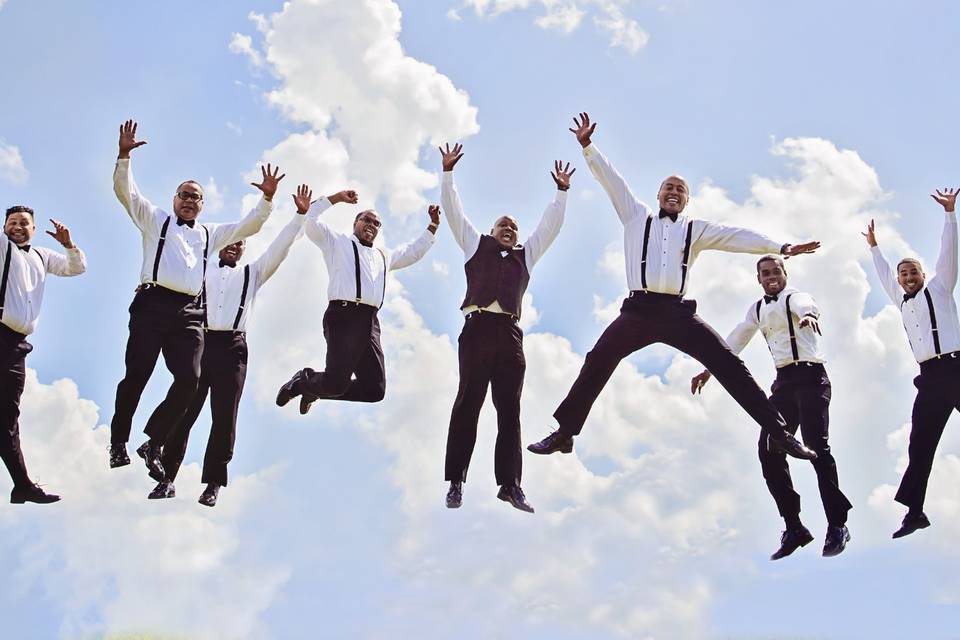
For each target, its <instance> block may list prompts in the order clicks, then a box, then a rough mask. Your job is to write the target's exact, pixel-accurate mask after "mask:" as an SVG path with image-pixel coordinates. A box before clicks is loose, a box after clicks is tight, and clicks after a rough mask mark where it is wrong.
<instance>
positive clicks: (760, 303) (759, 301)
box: [756, 298, 763, 322]
mask: <svg viewBox="0 0 960 640" xmlns="http://www.w3.org/2000/svg"><path fill="white" fill-rule="evenodd" d="M761 306H763V298H760V299H759V300H757V309H756V311H757V322H760V307H761Z"/></svg>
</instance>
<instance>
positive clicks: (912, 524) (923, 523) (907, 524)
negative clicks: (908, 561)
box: [893, 511, 930, 538]
mask: <svg viewBox="0 0 960 640" xmlns="http://www.w3.org/2000/svg"><path fill="white" fill-rule="evenodd" d="M929 526H930V520H928V519H927V515H926V514H925V513H924V512H923V511H921V512H919V513H916V514H911V513H907V515H905V516H904V517H903V522H902V523H900V528H899V529H897V530H896V531H894V532H893V537H894V538H902V537H903V536H908V535H910V534H911V533H913V532H914V531H916V530H917V529H926V528H927V527H929Z"/></svg>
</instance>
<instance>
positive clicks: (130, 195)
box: [113, 120, 157, 230]
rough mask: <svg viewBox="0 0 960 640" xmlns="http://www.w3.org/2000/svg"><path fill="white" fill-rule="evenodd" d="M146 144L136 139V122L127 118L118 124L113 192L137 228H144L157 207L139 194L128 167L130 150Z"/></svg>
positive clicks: (154, 214) (149, 222)
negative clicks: (118, 135)
mask: <svg viewBox="0 0 960 640" xmlns="http://www.w3.org/2000/svg"><path fill="white" fill-rule="evenodd" d="M145 144H147V142H146V140H139V141H138V140H137V123H136V122H134V121H133V120H127V121H126V122H124V123H123V124H122V125H120V141H119V144H118V146H119V152H118V153H117V165H116V166H115V167H114V169H113V192H114V193H115V194H117V199H118V200H119V201H120V204H122V205H123V208H124V209H126V210H127V214H129V216H130V219H131V220H133V223H134V224H135V225H137V228H138V229H141V230H143V229H145V228H147V227H148V226H149V225H150V224H152V223H153V221H154V220H155V219H156V215H157V208H156V207H155V206H153V205H152V204H151V203H150V201H149V200H147V199H146V198H144V197H143V196H142V195H141V194H140V189H138V188H137V183H136V182H135V181H134V179H133V172H132V170H131V168H130V152H131V151H133V150H134V149H136V148H138V147H142V146H143V145H145Z"/></svg>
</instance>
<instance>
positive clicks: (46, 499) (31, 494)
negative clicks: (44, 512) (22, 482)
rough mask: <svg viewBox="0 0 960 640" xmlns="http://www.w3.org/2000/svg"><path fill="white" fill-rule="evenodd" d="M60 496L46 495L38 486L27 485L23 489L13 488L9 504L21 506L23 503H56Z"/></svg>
mask: <svg viewBox="0 0 960 640" xmlns="http://www.w3.org/2000/svg"><path fill="white" fill-rule="evenodd" d="M58 500H60V496H55V495H53V494H52V493H47V492H46V491H44V490H43V489H41V488H40V485H38V484H28V485H27V486H25V487H14V488H13V491H11V492H10V502H11V503H13V504H23V503H24V502H36V503H37V504H50V503H51V502H57V501H58Z"/></svg>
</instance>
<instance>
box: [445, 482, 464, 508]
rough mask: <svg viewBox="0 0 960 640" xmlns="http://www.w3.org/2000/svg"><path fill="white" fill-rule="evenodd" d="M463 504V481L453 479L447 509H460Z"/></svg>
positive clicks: (448, 494)
mask: <svg viewBox="0 0 960 640" xmlns="http://www.w3.org/2000/svg"><path fill="white" fill-rule="evenodd" d="M461 504H463V483H462V482H456V481H453V482H451V483H450V489H449V490H448V491H447V509H459V508H460V505H461Z"/></svg>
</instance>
